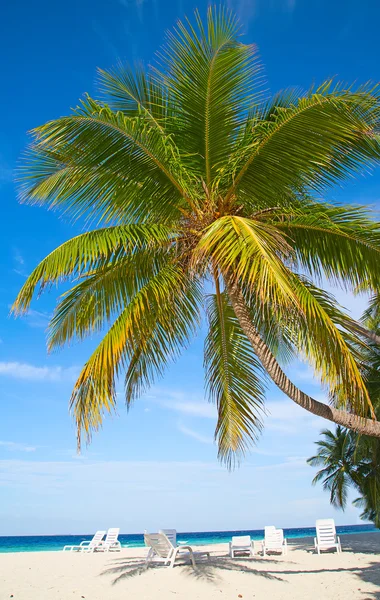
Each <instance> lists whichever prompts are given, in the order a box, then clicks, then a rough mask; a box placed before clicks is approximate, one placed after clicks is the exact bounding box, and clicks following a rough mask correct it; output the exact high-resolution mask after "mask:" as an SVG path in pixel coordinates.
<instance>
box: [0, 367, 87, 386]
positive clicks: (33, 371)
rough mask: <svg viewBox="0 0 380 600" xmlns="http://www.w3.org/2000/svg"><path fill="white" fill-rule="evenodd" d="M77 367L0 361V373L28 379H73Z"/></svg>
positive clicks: (57, 380) (75, 375)
mask: <svg viewBox="0 0 380 600" xmlns="http://www.w3.org/2000/svg"><path fill="white" fill-rule="evenodd" d="M78 371H79V370H78V368H77V367H67V368H65V367H36V366H34V365H30V364H27V363H19V362H0V375H3V376H5V377H13V378H14V379H25V380H28V381H53V382H59V381H75V379H76V377H77V375H78Z"/></svg>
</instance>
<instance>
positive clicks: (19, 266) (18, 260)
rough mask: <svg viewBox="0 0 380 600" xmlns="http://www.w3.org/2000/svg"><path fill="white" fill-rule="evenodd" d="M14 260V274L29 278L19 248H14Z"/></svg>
mask: <svg viewBox="0 0 380 600" xmlns="http://www.w3.org/2000/svg"><path fill="white" fill-rule="evenodd" d="M12 258H13V264H14V268H13V272H14V273H17V275H21V277H27V273H26V271H25V260H24V257H23V256H22V254H21V252H20V250H19V249H18V248H13V250H12Z"/></svg>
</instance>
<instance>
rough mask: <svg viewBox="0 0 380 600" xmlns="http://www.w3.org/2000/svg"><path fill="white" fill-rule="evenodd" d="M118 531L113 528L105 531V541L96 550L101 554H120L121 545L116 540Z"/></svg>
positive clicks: (116, 528)
mask: <svg viewBox="0 0 380 600" xmlns="http://www.w3.org/2000/svg"><path fill="white" fill-rule="evenodd" d="M119 531H120V529H119V528H118V527H113V528H111V529H109V530H108V531H107V535H106V539H105V540H104V541H103V542H101V543H100V544H99V546H98V547H97V548H96V550H100V551H101V552H120V550H121V544H120V542H119V540H118V539H117V538H118V537H119Z"/></svg>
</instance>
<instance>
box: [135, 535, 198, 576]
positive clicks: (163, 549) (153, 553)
mask: <svg viewBox="0 0 380 600" xmlns="http://www.w3.org/2000/svg"><path fill="white" fill-rule="evenodd" d="M144 541H145V545H146V546H148V547H149V552H148V555H147V557H146V560H145V562H146V564H147V565H148V566H149V565H150V564H151V563H152V562H158V563H163V564H164V565H169V566H170V567H174V563H175V562H176V561H177V560H180V559H186V558H187V559H189V560H190V561H191V564H192V565H193V567H194V568H195V565H196V563H195V556H194V554H202V555H203V556H207V558H210V554H209V552H203V553H194V552H193V549H192V548H191V546H186V545H183V546H174V545H173V543H172V542H171V541H170V539H169V538H168V537H167V535H165V533H162V532H160V533H144Z"/></svg>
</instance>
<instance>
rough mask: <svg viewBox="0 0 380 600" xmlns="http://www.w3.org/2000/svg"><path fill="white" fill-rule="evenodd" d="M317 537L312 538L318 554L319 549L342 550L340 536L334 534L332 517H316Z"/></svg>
mask: <svg viewBox="0 0 380 600" xmlns="http://www.w3.org/2000/svg"><path fill="white" fill-rule="evenodd" d="M315 529H316V531H317V537H315V538H314V547H315V549H316V551H317V552H318V554H320V553H321V550H332V549H334V548H336V551H337V552H342V546H341V544H340V538H339V537H338V536H337V535H336V529H335V522H334V519H318V520H317V521H316V522H315Z"/></svg>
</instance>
